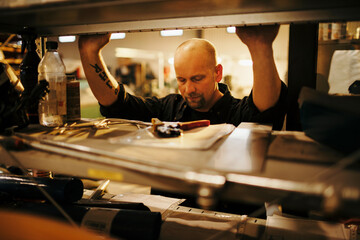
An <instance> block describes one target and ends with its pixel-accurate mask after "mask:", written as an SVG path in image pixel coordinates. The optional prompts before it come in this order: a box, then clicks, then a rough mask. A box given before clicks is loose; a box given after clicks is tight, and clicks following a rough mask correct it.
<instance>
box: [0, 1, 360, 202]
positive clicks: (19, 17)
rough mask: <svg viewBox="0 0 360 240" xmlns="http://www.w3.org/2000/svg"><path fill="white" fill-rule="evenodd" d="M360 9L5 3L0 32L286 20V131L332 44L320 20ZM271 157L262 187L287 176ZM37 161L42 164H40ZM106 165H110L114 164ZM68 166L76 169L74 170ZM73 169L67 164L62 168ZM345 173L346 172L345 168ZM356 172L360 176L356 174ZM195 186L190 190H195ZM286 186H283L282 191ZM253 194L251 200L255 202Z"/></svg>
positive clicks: (137, 177)
mask: <svg viewBox="0 0 360 240" xmlns="http://www.w3.org/2000/svg"><path fill="white" fill-rule="evenodd" d="M359 13H360V1H358V0H344V1H338V0H319V1H314V0H294V1H281V0H270V1H263V0H261V1H260V0H257V1H255V0H238V1H228V0H216V1H210V0H199V1H193V0H191V1H188V0H185V1H183V0H136V1H122V0H113V1H110V0H107V1H100V0H92V1H91V0H86V1H75V0H69V1H61V2H57V3H49V4H46V3H43V4H38V5H30V6H26V5H23V6H17V7H10V6H2V7H1V8H0V32H3V33H19V32H20V31H21V30H22V29H23V28H24V27H33V28H35V29H36V32H37V34H39V36H42V37H46V36H57V35H72V34H89V33H102V32H124V31H125V32H142V31H156V30H162V29H174V28H176V29H201V28H216V27H225V26H238V25H240V26H243V25H258V24H285V23H287V24H290V36H289V37H290V40H289V71H288V76H289V77H288V87H289V97H288V107H289V108H288V117H287V127H286V128H287V130H301V126H300V124H299V113H298V105H297V100H298V95H299V92H300V89H301V88H302V87H303V86H309V87H312V88H315V87H316V73H317V60H318V58H317V52H318V49H319V48H321V47H322V46H326V45H328V43H324V44H323V43H320V45H318V23H319V22H326V21H347V20H360V14H359ZM340 44H342V43H340ZM285 51H286V49H285ZM103 145H105V144H103ZM179 156H180V154H179ZM46 160H48V159H46ZM48 162H49V161H44V163H42V165H41V166H43V164H48ZM195 162H196V161H195ZM273 162H274V164H273V165H269V164H268V165H267V166H268V167H269V166H270V167H271V166H272V167H273V168H271V169H270V170H272V171H273V173H274V174H273V175H270V176H265V177H269V178H264V182H265V184H264V186H267V184H268V181H267V180H268V179H272V178H275V177H278V176H279V175H281V174H285V175H286V173H284V172H287V169H286V167H285V168H284V167H283V166H286V164H285V161H278V160H274V161H273ZM31 164H34V162H31ZM37 164H39V167H40V163H37ZM291 164H292V165H294V166H293V168H294V169H296V170H297V169H299V168H298V167H297V165H301V166H303V167H306V168H304V169H302V171H297V172H296V173H300V172H305V173H307V174H308V175H311V174H310V173H312V175H315V174H316V173H318V172H319V171H318V170H317V169H315V168H314V167H313V166H310V164H300V163H299V164H298V163H296V162H293V163H291ZM314 165H315V164H314ZM66 167H67V166H66ZM102 167H103V168H105V167H107V168H109V169H110V167H111V168H112V166H102ZM318 167H319V168H320V167H321V168H323V166H318ZM81 169H82V168H81ZM124 169H125V170H124ZM152 169H153V168H151V170H152ZM198 169H199V168H197V169H196V170H198ZM278 169H282V170H283V172H279V171H280V170H279V171H278ZM70 170H72V171H74V169H70ZM70 170H69V169H66V170H64V171H70ZM106 170H108V169H106ZM121 170H122V172H126V171H128V172H126V173H128V175H129V176H130V177H133V179H131V180H133V181H142V182H148V181H150V180H152V179H154V175H156V174H154V173H151V174H153V175H151V174H148V175H147V174H144V173H143V172H141V171H139V169H135V168H134V169H131V170H126V168H125V167H123V169H121ZM320 170H322V169H320ZM84 171H85V170H84ZM311 171H313V172H311ZM119 172H120V170H119ZM356 174H357V173H356ZM343 175H346V173H344V174H343ZM354 175H355V173H354ZM191 176H192V175H191ZM351 176H352V175H346V176H345V177H349V179H350V180H351ZM356 176H357V177H358V175H356ZM291 177H292V176H291ZM298 177H299V179H300V180H301V181H302V180H304V179H303V178H302V177H303V176H298ZM147 178H149V179H147ZM244 178H246V176H244ZM353 179H354V178H353ZM236 180H237V181H234V184H233V185H234V186H235V188H239V189H238V193H239V194H238V196H236V197H239V198H242V197H246V196H243V194H241V193H243V192H248V191H249V189H247V188H250V190H253V194H254V196H255V197H254V199H256V198H257V200H259V199H260V200H263V199H262V198H261V197H264V196H271V193H272V192H274V191H273V190H274V189H276V190H279V189H277V188H276V187H278V186H277V185H276V184H275V185H276V186H274V189H270V190H269V189H267V190H269V191H266V192H262V193H263V194H262V193H259V192H258V189H257V188H258V187H259V186H260V185H256V184H258V183H257V182H255V183H253V182H251V183H246V184H245V183H243V182H242V180H243V178H240V179H236ZM295 180H296V181H297V180H298V179H295ZM350 180H349V181H350ZM167 181H169V179H168V178H162V177H159V180H158V181H156V182H155V183H154V184H159V188H161V187H164V186H163V185H164V183H166V182H167ZM242 183H243V184H242ZM275 183H276V182H275ZM252 184H253V185H252ZM180 185H181V184H179V183H178V182H176V184H174V186H175V187H176V188H178V187H179V186H180ZM189 185H190V187H191V188H193V187H194V183H193V182H191V183H189ZM285 185H286V184H285ZM185 187H187V185H186V186H185ZM190 187H189V188H190ZM242 188H245V189H242ZM265 188H266V187H265ZM230 189H231V188H230ZM191 190H192V191H191V193H194V192H195V191H196V190H194V189H191ZM286 190H287V189H284V188H283V186H282V189H280V190H279V191H280V192H281V191H286ZM356 193H358V192H356ZM228 195H231V196H232V195H233V191H229V192H228ZM260 195H261V196H260ZM254 199H250V200H251V201H254ZM236 200H238V199H236Z"/></svg>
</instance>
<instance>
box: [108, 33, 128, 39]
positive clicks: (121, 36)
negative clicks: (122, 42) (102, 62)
mask: <svg viewBox="0 0 360 240" xmlns="http://www.w3.org/2000/svg"><path fill="white" fill-rule="evenodd" d="M125 37H126V33H112V34H111V37H110V39H124V38H125Z"/></svg>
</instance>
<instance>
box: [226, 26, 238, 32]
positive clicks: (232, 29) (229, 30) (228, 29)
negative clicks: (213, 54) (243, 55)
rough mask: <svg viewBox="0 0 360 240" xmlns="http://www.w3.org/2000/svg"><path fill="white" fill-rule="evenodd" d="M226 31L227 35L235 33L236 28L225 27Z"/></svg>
mask: <svg viewBox="0 0 360 240" xmlns="http://www.w3.org/2000/svg"><path fill="white" fill-rule="evenodd" d="M226 31H227V32H228V33H236V27H227V28H226Z"/></svg>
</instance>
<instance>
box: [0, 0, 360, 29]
mask: <svg viewBox="0 0 360 240" xmlns="http://www.w3.org/2000/svg"><path fill="white" fill-rule="evenodd" d="M25 2H26V1H25ZM49 2H50V3H49ZM359 12H360V2H359V1H357V0H347V1H346V0H345V1H337V0H326V1H325V0H319V1H313V0H311V1H310V0H296V1H287V0H271V1H265V0H237V1H234V0H233V1H229V0H197V1H194V0H191V1H188V0H185V1H184V0H137V1H124V0H112V1H110V0H107V1H100V0H82V1H79V0H77V1H75V0H68V1H66V0H63V1H48V3H42V4H40V3H39V4H34V5H26V4H24V5H21V4H20V5H19V4H18V5H16V7H11V6H4V5H1V6H0V31H2V32H11V33H18V32H19V31H21V30H22V29H23V27H33V28H35V29H36V31H37V32H38V33H39V35H43V36H45V35H48V36H49V35H60V34H62V35H63V34H65V35H66V34H84V33H96V32H120V31H125V32H132V31H155V30H162V29H174V28H179V29H194V28H210V27H225V26H235V25H253V24H273V23H280V24H281V23H298V22H302V23H303V22H314V21H316V22H321V21H341V20H358V19H359V18H360V17H359Z"/></svg>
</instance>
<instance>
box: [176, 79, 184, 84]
mask: <svg viewBox="0 0 360 240" xmlns="http://www.w3.org/2000/svg"><path fill="white" fill-rule="evenodd" d="M177 81H178V82H180V83H183V82H185V79H184V78H178V79H177Z"/></svg>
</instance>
